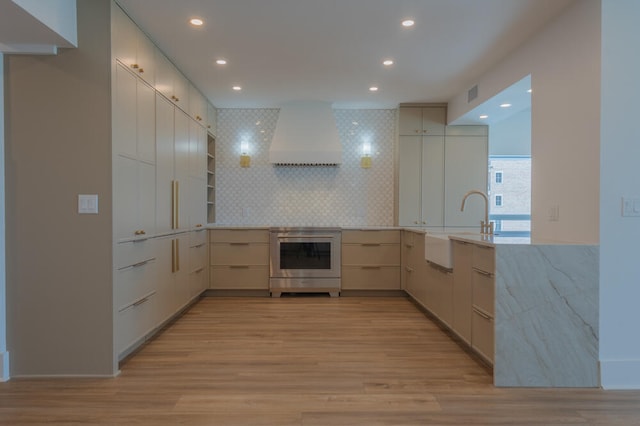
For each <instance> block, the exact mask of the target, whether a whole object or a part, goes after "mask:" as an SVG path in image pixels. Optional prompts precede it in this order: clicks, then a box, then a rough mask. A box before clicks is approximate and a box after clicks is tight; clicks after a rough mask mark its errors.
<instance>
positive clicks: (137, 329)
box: [115, 293, 157, 354]
mask: <svg viewBox="0 0 640 426" xmlns="http://www.w3.org/2000/svg"><path fill="white" fill-rule="evenodd" d="M156 299H157V298H156V297H155V293H150V294H148V295H146V296H145V297H143V298H141V299H139V300H137V301H136V304H135V305H131V306H129V307H128V308H126V309H123V310H122V311H119V312H117V313H116V325H115V340H116V350H117V352H118V354H121V353H122V352H124V351H125V350H126V349H128V348H130V347H131V346H132V345H133V344H134V343H136V342H137V341H138V340H139V339H141V338H142V337H144V335H145V334H147V333H148V332H150V331H151V330H152V329H153V328H154V326H155V323H154V320H155V312H156V302H157V300H156Z"/></svg>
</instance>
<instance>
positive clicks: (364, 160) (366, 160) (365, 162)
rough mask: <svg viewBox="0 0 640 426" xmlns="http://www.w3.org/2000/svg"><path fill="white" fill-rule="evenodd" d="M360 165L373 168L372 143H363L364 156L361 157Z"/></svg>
mask: <svg viewBox="0 0 640 426" xmlns="http://www.w3.org/2000/svg"><path fill="white" fill-rule="evenodd" d="M360 167H362V168H363V169H369V168H371V144H370V143H369V142H365V143H363V144H362V157H361V158H360Z"/></svg>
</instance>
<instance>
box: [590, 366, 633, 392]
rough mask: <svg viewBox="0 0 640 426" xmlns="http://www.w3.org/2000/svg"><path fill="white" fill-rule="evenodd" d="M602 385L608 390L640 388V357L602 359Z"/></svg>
mask: <svg viewBox="0 0 640 426" xmlns="http://www.w3.org/2000/svg"><path fill="white" fill-rule="evenodd" d="M600 385H601V386H602V388H603V389H607V390H615V389H619V390H626V389H640V359H610V360H600Z"/></svg>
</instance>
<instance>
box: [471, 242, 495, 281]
mask: <svg viewBox="0 0 640 426" xmlns="http://www.w3.org/2000/svg"><path fill="white" fill-rule="evenodd" d="M495 265H496V255H495V249H494V248H493V247H487V246H479V245H474V246H473V265H472V266H473V267H474V268H478V269H480V270H482V271H485V272H490V273H492V274H493V273H495V270H496V266H495Z"/></svg>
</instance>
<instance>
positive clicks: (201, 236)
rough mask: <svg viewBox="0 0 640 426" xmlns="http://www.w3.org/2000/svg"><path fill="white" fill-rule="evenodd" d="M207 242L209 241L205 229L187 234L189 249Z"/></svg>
mask: <svg viewBox="0 0 640 426" xmlns="http://www.w3.org/2000/svg"><path fill="white" fill-rule="evenodd" d="M208 242H209V241H208V238H207V230H206V229H202V230H199V231H191V232H189V247H195V246H199V245H201V244H207V243H208Z"/></svg>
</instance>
